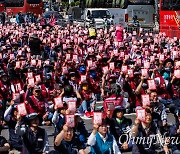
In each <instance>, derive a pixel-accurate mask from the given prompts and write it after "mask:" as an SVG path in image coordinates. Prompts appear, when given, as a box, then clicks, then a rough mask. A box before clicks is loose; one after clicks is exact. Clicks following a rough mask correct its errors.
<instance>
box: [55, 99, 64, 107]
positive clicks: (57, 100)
mask: <svg viewBox="0 0 180 154" xmlns="http://www.w3.org/2000/svg"><path fill="white" fill-rule="evenodd" d="M54 103H55V105H56V106H57V108H62V107H63V101H62V98H61V97H56V98H54Z"/></svg>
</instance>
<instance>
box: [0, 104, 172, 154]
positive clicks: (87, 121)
mask: <svg viewBox="0 0 180 154" xmlns="http://www.w3.org/2000/svg"><path fill="white" fill-rule="evenodd" d="M101 106H102V103H101V102H98V103H97V104H96V107H97V108H101ZM125 116H126V117H128V118H131V119H132V121H133V122H134V120H135V116H136V115H135V113H131V114H125ZM82 119H83V120H84V122H85V125H86V128H87V130H88V132H89V133H91V131H92V119H91V118H84V117H82ZM174 121H175V119H174V116H173V114H171V113H168V123H170V124H173V123H174ZM43 128H45V129H46V131H47V134H48V138H49V144H50V150H53V141H54V136H53V133H54V127H53V126H43ZM1 135H2V136H4V137H5V138H6V139H8V137H9V133H8V129H4V130H3V131H2V134H1ZM126 154H130V153H126Z"/></svg>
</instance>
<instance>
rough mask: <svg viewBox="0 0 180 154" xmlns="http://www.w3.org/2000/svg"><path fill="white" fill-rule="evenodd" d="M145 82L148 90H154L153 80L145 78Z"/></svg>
mask: <svg viewBox="0 0 180 154" xmlns="http://www.w3.org/2000/svg"><path fill="white" fill-rule="evenodd" d="M147 83H148V87H149V89H150V90H156V83H155V81H154V80H147Z"/></svg>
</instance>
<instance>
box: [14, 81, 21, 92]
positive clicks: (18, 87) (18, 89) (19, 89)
mask: <svg viewBox="0 0 180 154" xmlns="http://www.w3.org/2000/svg"><path fill="white" fill-rule="evenodd" d="M15 88H16V91H18V92H20V91H21V90H22V88H21V84H20V83H17V84H15Z"/></svg>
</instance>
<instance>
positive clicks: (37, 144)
mask: <svg viewBox="0 0 180 154" xmlns="http://www.w3.org/2000/svg"><path fill="white" fill-rule="evenodd" d="M27 123H28V126H25V127H22V126H21V116H20V115H19V114H18V115H17V124H16V127H15V132H16V134H18V135H20V136H22V138H23V151H24V153H26V154H46V153H48V152H49V141H48V136H47V132H46V130H45V129H43V128H41V127H39V125H40V119H39V115H38V114H37V113H31V114H29V115H27Z"/></svg>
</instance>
